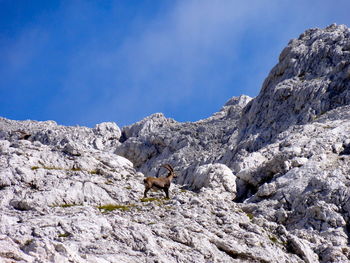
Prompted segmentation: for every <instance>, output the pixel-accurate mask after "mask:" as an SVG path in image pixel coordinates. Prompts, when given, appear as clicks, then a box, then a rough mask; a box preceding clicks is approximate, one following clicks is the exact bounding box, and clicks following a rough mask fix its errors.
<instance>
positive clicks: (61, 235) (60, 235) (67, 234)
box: [58, 233, 71, 237]
mask: <svg viewBox="0 0 350 263" xmlns="http://www.w3.org/2000/svg"><path fill="white" fill-rule="evenodd" d="M70 236H71V234H70V233H63V234H59V235H58V237H70Z"/></svg>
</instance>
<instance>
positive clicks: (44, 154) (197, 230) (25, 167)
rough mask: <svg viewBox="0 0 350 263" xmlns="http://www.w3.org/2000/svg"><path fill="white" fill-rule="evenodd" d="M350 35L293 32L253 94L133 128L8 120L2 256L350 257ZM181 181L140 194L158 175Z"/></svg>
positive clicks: (3, 130)
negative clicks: (204, 114)
mask: <svg viewBox="0 0 350 263" xmlns="http://www.w3.org/2000/svg"><path fill="white" fill-rule="evenodd" d="M349 92H350V30H349V29H348V28H347V27H346V26H336V25H331V26H329V27H327V28H325V29H310V30H307V31H306V32H305V33H303V34H302V35H301V36H300V37H299V38H298V39H295V40H292V41H290V43H289V44H288V46H287V47H286V48H285V49H284V50H283V51H282V53H281V55H280V59H279V63H278V64H277V65H276V66H275V67H274V68H273V69H272V71H271V73H270V74H269V76H268V77H267V78H266V80H265V82H264V84H263V87H262V90H261V92H260V94H259V95H258V96H257V97H256V98H254V99H252V98H249V97H247V96H240V97H237V98H232V99H230V100H229V101H228V102H227V103H226V104H225V105H224V107H223V108H222V109H221V110H220V111H219V112H218V113H216V114H214V115H213V116H212V117H210V118H208V119H205V120H200V121H197V122H193V123H179V122H176V121H175V120H172V119H168V118H166V117H164V115H162V114H160V113H158V114H154V115H152V116H149V117H147V118H146V119H144V120H142V121H140V122H138V123H135V124H133V125H131V126H128V127H124V128H123V129H122V130H121V129H119V128H118V126H117V125H116V124H114V123H102V124H99V125H97V126H96V127H95V128H92V129H90V128H86V127H64V126H59V125H57V124H56V123H55V122H52V121H48V122H35V121H12V120H7V119H4V118H1V119H0V175H1V176H0V211H1V213H0V262H101V263H104V262H276V263H277V262H310V263H313V262H324V263H326V262H350V249H349V247H350V190H349V189H350V188H349V186H350V176H349V170H350V133H349V131H350V105H349V104H350V95H349ZM164 163H170V164H171V165H172V166H174V168H175V172H176V173H177V174H178V177H177V178H176V179H175V182H174V183H173V184H172V186H171V188H170V197H171V198H170V199H169V200H167V199H164V198H163V197H164V193H163V192H160V191H159V192H150V193H149V196H150V198H147V199H141V197H142V195H143V190H144V187H143V185H142V180H143V178H144V177H145V176H165V174H166V171H165V170H164V169H160V166H161V165H162V164H164Z"/></svg>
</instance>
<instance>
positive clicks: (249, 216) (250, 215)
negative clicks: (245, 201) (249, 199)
mask: <svg viewBox="0 0 350 263" xmlns="http://www.w3.org/2000/svg"><path fill="white" fill-rule="evenodd" d="M246 215H247V217H248V218H249V219H250V220H253V218H254V215H253V214H252V213H246Z"/></svg>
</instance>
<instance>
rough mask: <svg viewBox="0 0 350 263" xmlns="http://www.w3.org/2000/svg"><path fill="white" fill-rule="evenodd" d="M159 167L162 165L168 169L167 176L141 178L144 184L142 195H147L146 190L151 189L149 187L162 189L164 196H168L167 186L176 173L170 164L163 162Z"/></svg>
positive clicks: (168, 186)
mask: <svg viewBox="0 0 350 263" xmlns="http://www.w3.org/2000/svg"><path fill="white" fill-rule="evenodd" d="M161 167H164V168H165V169H167V170H168V171H169V173H168V175H167V177H160V178H156V177H147V178H146V179H144V180H143V183H144V185H145V192H144V193H143V197H144V198H146V197H147V192H148V191H149V190H151V188H155V189H162V190H164V192H165V195H166V198H169V188H170V184H171V181H172V180H173V178H174V177H176V174H175V173H174V169H173V167H171V165H170V164H163V165H162V166H161Z"/></svg>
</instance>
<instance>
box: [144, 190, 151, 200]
mask: <svg viewBox="0 0 350 263" xmlns="http://www.w3.org/2000/svg"><path fill="white" fill-rule="evenodd" d="M150 189H151V188H148V187H145V191H144V193H143V197H144V198H146V197H147V193H148V191H149V190H150Z"/></svg>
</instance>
